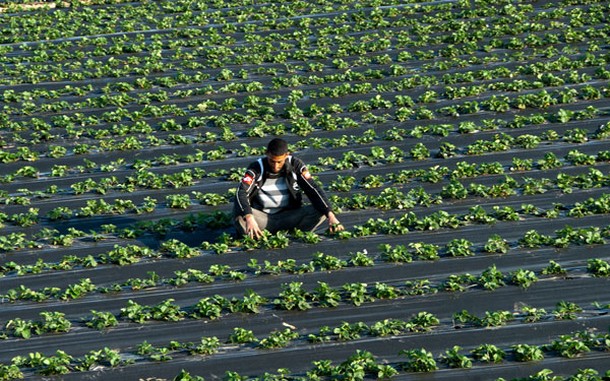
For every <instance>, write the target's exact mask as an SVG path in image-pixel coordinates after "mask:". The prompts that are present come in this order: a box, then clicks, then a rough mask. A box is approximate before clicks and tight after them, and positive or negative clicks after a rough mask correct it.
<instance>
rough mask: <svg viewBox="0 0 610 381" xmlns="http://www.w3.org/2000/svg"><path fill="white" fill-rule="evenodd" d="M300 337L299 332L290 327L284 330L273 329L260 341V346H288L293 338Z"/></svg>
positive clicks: (269, 347) (270, 347)
mask: <svg viewBox="0 0 610 381" xmlns="http://www.w3.org/2000/svg"><path fill="white" fill-rule="evenodd" d="M298 337H299V334H298V333H297V332H294V331H292V330H291V329H290V328H286V329H284V330H283V331H273V332H271V333H270V334H269V336H267V337H265V338H263V339H261V340H260V341H259V342H258V347H260V348H263V349H272V348H282V347H285V346H287V345H288V343H289V342H290V341H291V340H295V339H297V338H298Z"/></svg>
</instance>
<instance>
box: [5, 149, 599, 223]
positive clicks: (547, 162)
mask: <svg viewBox="0 0 610 381" xmlns="http://www.w3.org/2000/svg"><path fill="white" fill-rule="evenodd" d="M375 151H376V152H385V151H384V150H383V149H381V150H380V151H379V150H375ZM607 152H610V151H604V152H600V153H599V154H598V155H597V157H596V156H595V155H588V154H583V153H580V152H579V151H578V150H572V151H570V152H569V153H568V154H567V155H566V158H568V159H569V160H572V162H571V163H572V164H575V165H592V164H595V163H598V162H602V161H608V160H610V155H608V156H609V157H608V158H606V157H605V156H606V153H607ZM347 156H349V155H347ZM602 159H603V160H602ZM350 160H353V159H352V158H350ZM532 163H533V159H518V158H514V159H513V164H514V166H519V169H520V170H522V169H523V168H525V167H531V166H532ZM538 165H539V166H540V167H549V166H553V167H555V168H557V167H561V166H562V164H561V162H560V160H559V159H558V158H557V157H556V156H555V155H554V154H552V153H547V154H545V158H544V159H541V160H538ZM190 173H191V172H190V170H186V171H185V172H182V176H175V175H163V176H161V177H160V178H159V180H160V181H161V178H164V181H165V182H167V183H171V184H172V185H173V186H179V185H185V186H186V185H188V183H194V181H195V179H194V178H193V177H190V178H189V174H190ZM504 173H505V170H504V167H503V166H502V165H501V164H500V163H499V162H493V163H482V164H469V163H468V162H466V161H461V162H458V163H457V164H456V169H454V170H453V171H451V170H450V169H449V168H448V167H445V166H433V167H430V168H428V169H419V170H402V171H400V172H399V173H390V174H388V175H386V176H383V175H367V176H365V177H363V178H362V179H361V180H360V181H359V182H357V180H356V178H355V177H354V176H351V175H347V176H341V175H339V176H338V178H337V179H336V180H333V181H331V182H330V183H329V185H328V188H329V189H330V190H333V191H338V192H349V191H352V190H354V189H375V188H381V187H386V188H385V189H384V190H383V191H382V192H381V193H380V194H379V195H369V194H365V193H357V194H354V195H352V196H350V197H345V196H340V195H336V194H335V195H331V199H332V201H333V203H334V204H335V205H336V206H337V207H338V208H346V209H350V210H355V209H365V208H379V209H385V210H387V209H396V208H399V209H408V208H412V207H414V206H415V205H425V206H428V205H430V204H440V203H442V202H443V200H444V199H445V200H446V199H464V198H466V197H468V196H475V197H484V198H497V197H506V196H509V195H514V194H517V193H520V194H524V195H535V194H542V193H546V192H549V191H553V190H560V191H561V192H563V193H572V192H573V189H574V188H577V189H591V188H599V187H604V186H606V184H607V183H608V179H607V176H605V175H603V173H602V172H601V171H599V170H597V169H594V168H590V169H589V171H588V173H586V174H581V175H575V176H571V175H566V174H565V173H559V174H558V175H557V177H556V179H549V178H539V179H534V178H529V177H526V178H523V179H522V181H518V180H516V179H515V178H514V177H512V176H510V175H505V177H504V179H503V180H501V181H499V182H498V183H497V184H494V185H483V184H480V183H477V182H471V183H470V184H468V186H465V185H463V184H462V183H461V182H460V181H459V180H458V179H467V178H476V177H477V176H481V175H499V174H504ZM143 176H145V174H143ZM447 177H448V178H449V179H450V181H449V184H448V185H445V186H443V188H442V190H441V192H440V193H439V194H430V193H428V192H426V191H425V190H424V189H423V188H421V187H416V188H413V189H411V190H410V191H409V192H407V193H406V194H405V193H404V192H402V191H401V190H399V189H398V188H396V187H387V186H388V185H390V184H404V183H408V182H411V181H415V180H419V181H424V182H429V183H437V182H440V181H442V180H443V179H445V178H447ZM178 178H179V179H180V180H176V179H178ZM115 180H116V178H115ZM148 180H150V178H149V179H148ZM178 181H182V182H187V184H178ZM100 183H101V184H103V185H102V186H98V184H100ZM85 184H86V185H85ZM81 185H82V186H81ZM123 185H124V184H123ZM114 186H118V184H117V183H116V181H115V183H114V185H113V183H110V182H108V181H103V180H100V181H99V182H95V181H93V180H90V179H89V181H85V182H81V183H78V186H77V184H73V185H72V188H73V189H76V190H77V194H82V193H85V190H86V189H84V188H85V187H86V188H89V189H95V191H96V192H97V193H100V192H101V193H102V194H103V193H105V192H107V190H106V189H105V188H104V187H114ZM191 194H192V195H193V196H194V200H193V198H191V195H189V194H185V193H176V194H170V195H166V196H165V203H163V204H161V207H165V208H172V209H189V208H190V207H192V206H193V205H195V202H197V203H198V204H200V205H207V206H218V205H226V204H229V203H230V201H231V200H232V198H233V197H234V194H235V189H229V190H228V191H227V192H226V193H225V194H219V193H213V192H208V193H203V192H199V191H192V192H191ZM37 196H39V195H37ZM24 197H25V196H14V197H13V198H11V197H10V196H9V198H5V202H6V203H7V204H17V205H24V206H25V205H29V204H30V203H31V202H30V201H29V199H27V198H25V199H24ZM597 201H598V203H599V204H603V202H604V201H603V197H602V198H601V199H599V200H597ZM578 206H579V205H577V207H578ZM159 207H160V205H159V204H158V202H157V199H154V198H152V197H150V196H147V197H145V198H144V199H143V201H142V202H141V203H140V204H139V205H136V204H135V203H134V202H133V201H132V200H130V199H121V198H116V199H114V201H112V202H108V201H105V200H104V199H96V200H87V201H86V205H85V206H83V207H80V208H79V209H77V210H72V209H70V208H68V207H65V206H60V207H55V208H53V209H52V210H50V211H48V212H47V213H46V215H45V216H44V217H46V218H47V219H49V220H50V221H57V220H67V219H70V218H73V217H76V218H86V217H93V216H99V215H117V214H125V213H134V214H143V213H153V212H155V211H156V210H158V209H159ZM597 208H598V209H600V208H599V206H598V207H597ZM564 209H567V210H568V212H567V214H568V215H574V216H579V217H580V216H583V215H584V213H583V212H586V210H585V211H583V212H580V213H576V212H574V213H573V212H572V210H570V209H569V208H567V207H564ZM596 213H604V209H603V208H601V210H598V211H597V212H596ZM41 217H43V216H40V214H39V209H38V208H32V207H30V208H29V209H28V211H27V212H21V213H14V214H11V215H9V214H6V213H0V224H4V223H7V222H8V223H11V224H13V225H16V226H22V227H29V226H33V225H36V224H38V223H39V221H40V219H41ZM548 217H552V216H550V215H549V216H548ZM554 217H557V215H555V216H554Z"/></svg>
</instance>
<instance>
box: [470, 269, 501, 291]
mask: <svg viewBox="0 0 610 381" xmlns="http://www.w3.org/2000/svg"><path fill="white" fill-rule="evenodd" d="M477 283H478V284H479V285H480V286H482V287H483V288H485V289H486V290H495V289H496V288H499V287H502V286H504V285H505V283H504V274H502V272H500V271H499V270H498V269H497V268H496V265H492V266H490V267H488V268H487V269H485V271H483V273H482V274H481V275H480V276H479V278H478V279H477Z"/></svg>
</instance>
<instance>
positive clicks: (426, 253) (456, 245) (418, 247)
mask: <svg viewBox="0 0 610 381" xmlns="http://www.w3.org/2000/svg"><path fill="white" fill-rule="evenodd" d="M556 233H557V236H556V237H551V236H546V235H542V234H540V233H538V232H537V231H535V230H530V231H528V232H526V233H525V234H524V236H523V237H522V238H520V239H519V241H518V245H519V246H521V247H526V248H530V249H531V248H539V247H543V246H555V247H566V246H567V245H568V244H569V243H573V244H603V243H604V242H605V241H604V238H603V237H604V236H607V233H603V232H602V231H601V230H600V229H599V228H598V227H592V228H579V229H574V228H571V227H566V228H565V229H563V230H561V231H558V232H556ZM510 246H511V245H510V244H509V242H508V241H507V240H504V239H502V238H501V237H500V236H499V235H497V234H494V235H492V236H490V237H489V239H488V240H487V242H486V243H485V244H484V246H483V247H482V250H481V251H482V252H483V253H493V254H505V253H507V252H508V251H509V249H510ZM379 250H380V252H379V254H376V255H369V254H368V252H367V251H366V250H363V251H358V252H356V253H351V254H350V256H349V258H348V259H341V258H340V257H336V256H333V255H328V254H324V253H322V252H316V253H314V255H313V259H312V260H311V261H309V262H306V263H301V264H299V263H297V261H296V260H294V259H291V258H288V259H285V260H280V261H277V263H272V262H271V261H268V260H266V261H264V262H263V263H259V262H258V261H257V260H256V259H250V261H249V262H248V265H247V269H234V268H231V267H230V266H228V265H219V264H215V265H211V266H210V267H209V270H208V271H207V272H205V271H202V270H198V269H192V268H189V269H186V270H179V271H176V272H175V276H174V277H170V278H161V277H159V276H158V275H157V274H156V273H154V272H151V273H149V276H148V277H147V278H130V279H128V280H126V281H125V282H117V283H114V284H112V285H110V286H103V287H102V286H96V285H94V284H92V282H91V280H90V279H81V280H80V281H79V282H78V283H75V284H71V285H69V286H67V287H66V288H65V290H62V289H61V288H58V287H46V288H44V289H42V290H39V291H36V290H32V289H30V288H28V287H26V286H24V285H21V286H19V287H17V288H13V289H10V290H8V291H7V292H6V293H5V294H3V295H2V298H3V300H4V299H6V301H8V302H15V301H18V300H32V301H36V302H41V301H44V300H48V299H50V298H53V299H60V300H71V299H77V298H82V297H84V296H85V295H87V294H88V293H91V292H103V293H108V292H120V291H123V290H125V289H129V290H132V291H135V290H141V289H145V288H150V287H159V286H164V285H171V286H183V285H186V284H188V283H191V282H197V283H212V282H215V281H217V280H220V279H227V280H231V281H241V280H244V279H246V278H247V277H248V273H253V275H256V276H262V275H279V274H282V273H288V274H303V273H311V272H316V271H324V272H326V271H336V270H340V269H342V268H346V267H362V266H374V265H375V263H377V262H379V261H380V260H381V261H382V262H386V263H410V262H412V261H414V260H426V261H430V260H439V259H440V258H441V257H464V256H473V255H475V248H474V246H473V244H472V242H470V241H468V240H466V239H462V238H456V239H453V240H451V241H450V242H448V243H447V244H446V245H445V247H444V248H441V247H439V246H438V245H435V244H429V243H425V242H411V243H409V244H408V245H402V244H398V245H394V246H392V245H390V244H381V245H380V246H379ZM477 251H478V250H477ZM200 254H201V252H200V250H199V249H197V248H192V247H189V246H187V245H186V244H184V243H182V242H180V241H177V240H170V241H166V242H164V243H163V244H162V246H161V250H160V251H159V252H154V251H152V250H150V249H146V248H141V247H139V246H127V247H119V246H115V248H114V249H113V250H112V251H110V252H109V253H107V254H100V255H99V257H98V258H96V257H93V256H91V255H89V256H87V257H85V258H79V257H76V256H66V257H64V258H63V259H62V260H61V261H60V262H58V263H45V262H44V261H43V260H42V259H39V260H37V261H36V263H35V264H32V265H19V264H17V263H15V262H14V261H9V262H7V263H5V264H3V265H2V274H3V275H10V274H15V275H27V274H39V273H41V272H48V271H69V270H72V269H74V268H75V267H84V268H91V267H96V266H98V265H104V264H116V265H119V266H125V265H129V264H133V263H137V262H139V261H141V260H143V259H145V258H159V257H161V256H163V255H165V256H169V257H177V258H190V257H193V256H198V255H200ZM587 272H589V273H590V274H592V275H593V276H599V277H606V276H609V275H610V265H608V263H607V261H604V260H602V259H590V260H588V261H587ZM489 273H490V274H491V273H493V277H492V278H494V279H495V281H493V282H491V281H490V282H487V281H485V282H481V281H480V280H477V278H476V277H473V276H467V275H464V276H452V277H450V279H451V280H452V281H451V282H447V283H445V284H444V286H443V287H444V288H445V289H451V290H454V291H459V290H465V289H466V288H468V287H470V286H474V285H481V286H483V287H485V288H486V289H493V288H494V287H497V286H501V285H504V284H505V281H509V282H510V283H512V284H515V285H519V286H521V287H524V288H527V287H529V286H530V285H531V284H533V283H534V282H536V281H537V280H538V277H537V276H536V275H535V273H534V272H533V271H528V270H522V269H521V270H519V271H516V272H514V273H512V274H510V275H509V276H505V275H503V274H502V273H501V272H499V271H498V270H497V269H490V270H489ZM541 274H543V275H561V276H565V275H566V270H564V269H563V268H562V267H561V266H560V265H559V264H557V263H555V262H553V261H551V262H550V264H549V266H548V267H547V268H545V269H543V270H542V271H541ZM449 285H451V286H449ZM427 287H428V289H430V290H433V289H434V287H431V286H430V285H429V282H427ZM439 288H440V287H439ZM394 294H395V295H398V296H399V295H402V294H401V293H400V292H396V290H395V291H394Z"/></svg>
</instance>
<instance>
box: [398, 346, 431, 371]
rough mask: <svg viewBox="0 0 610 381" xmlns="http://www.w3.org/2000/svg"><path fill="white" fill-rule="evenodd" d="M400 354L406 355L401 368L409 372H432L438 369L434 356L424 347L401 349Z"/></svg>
mask: <svg viewBox="0 0 610 381" xmlns="http://www.w3.org/2000/svg"><path fill="white" fill-rule="evenodd" d="M400 354H401V355H404V356H406V357H407V359H408V360H407V362H406V363H405V364H403V368H404V369H405V370H407V371H409V372H432V371H435V370H437V369H438V366H437V365H436V360H435V359H434V356H433V355H432V353H430V352H428V351H427V350H425V349H424V348H420V349H408V350H402V351H400Z"/></svg>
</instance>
